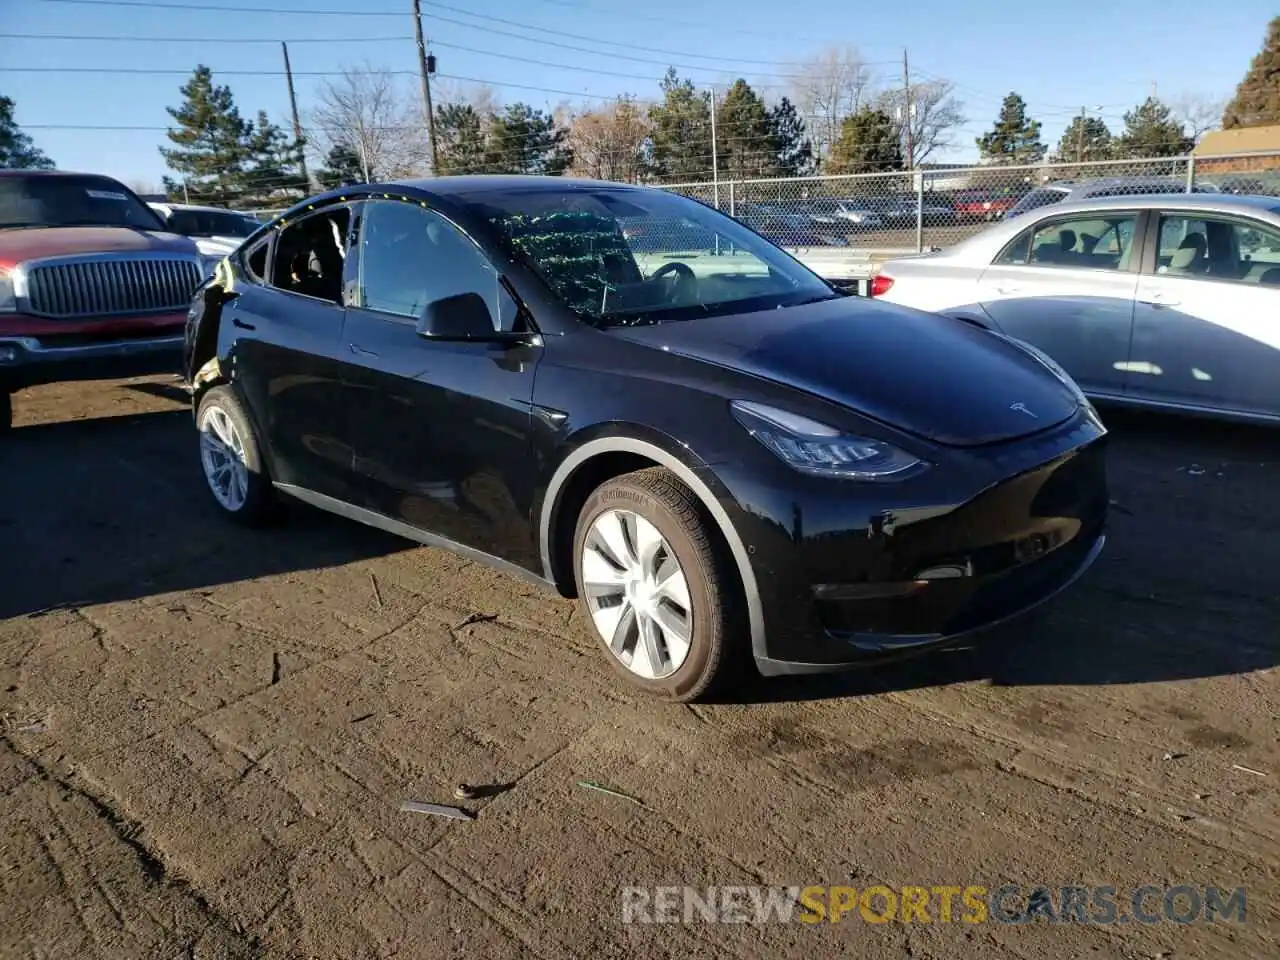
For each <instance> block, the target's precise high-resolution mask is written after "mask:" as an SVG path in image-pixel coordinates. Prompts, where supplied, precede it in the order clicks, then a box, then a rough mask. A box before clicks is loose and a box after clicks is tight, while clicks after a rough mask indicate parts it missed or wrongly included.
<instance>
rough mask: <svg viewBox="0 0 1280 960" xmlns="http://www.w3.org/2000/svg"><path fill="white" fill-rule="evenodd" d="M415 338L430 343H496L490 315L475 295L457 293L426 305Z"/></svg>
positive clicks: (479, 298) (486, 307)
mask: <svg viewBox="0 0 1280 960" xmlns="http://www.w3.org/2000/svg"><path fill="white" fill-rule="evenodd" d="M418 336H420V337H426V338H427V339H429V340H497V339H499V338H500V337H501V334H499V333H498V331H496V330H494V328H493V315H492V314H491V313H490V312H489V305H488V304H487V303H485V302H484V297H482V296H480V294H478V293H459V294H455V295H454V296H452V297H444V298H442V299H440V300H435V301H432V302H431V303H429V304H427V306H426V309H424V310H423V311H422V318H421V319H420V320H419V321H418Z"/></svg>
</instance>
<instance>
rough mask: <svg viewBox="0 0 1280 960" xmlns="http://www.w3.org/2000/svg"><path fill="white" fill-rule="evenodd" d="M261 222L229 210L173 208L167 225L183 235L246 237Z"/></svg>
mask: <svg viewBox="0 0 1280 960" xmlns="http://www.w3.org/2000/svg"><path fill="white" fill-rule="evenodd" d="M260 226H261V224H259V223H258V222H257V221H255V220H250V219H249V218H248V217H244V216H241V215H240V214H238V213H231V212H230V211H228V212H226V213H223V212H221V211H216V210H175V211H173V213H171V214H169V221H168V227H169V229H170V230H172V231H173V232H174V233H180V234H182V235H183V236H184V237H241V238H243V237H247V236H249V234H251V233H253V231H254V230H256V229H258V227H260Z"/></svg>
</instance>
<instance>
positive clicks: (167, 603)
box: [0, 379, 1280, 960]
mask: <svg viewBox="0 0 1280 960" xmlns="http://www.w3.org/2000/svg"><path fill="white" fill-rule="evenodd" d="M182 400H183V398H182V396H181V394H179V393H178V392H177V390H176V389H175V387H174V385H173V384H172V382H171V381H169V380H166V379H156V380H148V381H138V382H120V383H111V384H80V385H59V386H54V387H47V388H42V389H39V390H34V391H29V392H27V393H24V394H21V395H20V396H19V397H18V398H17V402H16V415H17V421H18V429H16V430H15V432H14V433H13V435H12V436H11V437H9V438H7V439H5V440H4V441H3V445H2V446H0V464H3V469H0V558H2V559H0V720H2V723H3V729H2V730H0V918H2V919H0V956H3V957H5V958H10V957H13V958H19V957H30V958H42V960H43V958H54V957H57V958H61V957H66V958H73V957H74V958H78V960H79V958H86V957H97V956H101V957H111V958H133V957H138V958H173V957H193V958H194V957H200V958H206V957H208V958H212V957H322V958H326V960H328V958H334V960H339V958H340V960H355V958H366V957H391V956H396V957H424V958H432V960H435V958H444V957H450V956H471V957H477V958H484V960H500V958H504V957H541V958H557V957H581V958H600V957H615V956H617V957H620V956H638V957H646V958H650V957H653V958H657V957H672V958H677V957H678V958H691V957H755V956H759V957H768V958H789V957H797V958H799V957H803V958H806V960H812V958H816V957H826V956H837V955H840V956H858V957H879V956H884V957H911V958H917V960H919V958H938V960H942V958H946V960H967V958H973V960H977V958H987V957H1005V956H1009V957H1015V958H1018V957H1021V958H1035V960H1041V958H1049V960H1057V958H1080V957H1090V958H1092V957H1109V958H1110V957H1114V958H1120V957H1125V958H1128V957H1173V958H1177V960H1181V958H1184V957H1224V958H1226V957H1230V958H1241V957H1272V958H1274V957H1276V956H1278V955H1280V947H1278V946H1277V929H1278V925H1277V921H1276V895H1277V892H1278V891H1280V804H1278V802H1277V800H1278V797H1280V791H1278V789H1277V788H1278V787H1280V723H1278V722H1277V721H1278V720H1280V675H1278V674H1277V671H1276V669H1275V665H1276V663H1277V662H1278V661H1280V629H1278V625H1280V616H1278V614H1280V591H1277V588H1276V583H1277V571H1278V570H1280V497H1277V490H1278V487H1277V482H1276V480H1277V476H1280V445H1278V443H1277V435H1276V434H1274V433H1266V432H1264V431H1259V430H1248V429H1228V428H1223V427H1220V426H1213V425H1198V424H1191V423H1186V422H1183V421H1178V420H1172V419H1159V418H1147V417H1138V416H1124V417H1121V416H1119V415H1111V414H1107V420H1108V422H1109V423H1110V425H1111V426H1112V428H1113V438H1114V446H1113V448H1112V450H1113V452H1112V478H1113V491H1114V492H1113V496H1114V497H1115V499H1116V502H1117V507H1116V512H1115V515H1114V520H1113V524H1112V539H1111V543H1110V545H1109V547H1108V549H1107V551H1106V553H1105V554H1104V556H1103V559H1102V560H1100V561H1099V564H1098V566H1097V567H1096V568H1095V569H1094V570H1093V571H1092V572H1091V573H1090V574H1089V575H1088V577H1087V578H1086V579H1085V580H1084V581H1082V582H1081V583H1080V584H1079V585H1078V587H1077V588H1076V589H1075V590H1074V591H1073V592H1071V593H1070V594H1069V595H1067V596H1065V597H1064V598H1063V599H1062V600H1061V601H1059V602H1057V603H1056V604H1054V605H1053V606H1051V607H1050V608H1048V609H1047V610H1046V611H1045V613H1044V614H1043V615H1042V616H1039V617H1037V618H1035V619H1034V620H1033V621H1032V622H1030V623H1027V624H1024V625H1023V626H1022V627H1021V628H1019V629H1016V630H1010V631H1007V632H1005V633H1002V634H1000V635H998V636H994V637H991V638H989V639H988V640H987V641H986V642H984V643H983V644H981V645H979V646H977V647H974V648H970V649H966V650H961V651H957V652H952V653H946V654H940V655H937V656H934V657H931V658H928V659H926V660H921V661H917V662H915V663H913V664H910V665H908V666H903V667H896V668H893V669H892V670H884V671H879V672H876V673H874V674H872V673H862V674H851V675H844V676H840V677H836V678H818V679H796V680H792V681H787V682H772V683H764V682H760V683H758V684H753V685H751V686H750V687H749V688H747V689H744V690H743V691H742V695H741V702H738V703H733V704H724V705H716V706H705V707H697V708H687V707H674V706H666V705H660V704H656V703H652V702H649V701H646V700H643V699H638V698H635V697H633V696H631V695H630V694H628V693H626V692H624V691H622V689H621V688H620V687H619V686H618V684H617V683H616V682H615V679H614V677H613V675H612V674H611V672H610V671H609V669H608V666H607V664H605V663H604V662H603V660H602V658H601V657H600V656H599V655H597V653H596V651H595V650H594V649H593V646H592V641H591V639H590V638H589V637H588V636H587V634H586V633H585V630H584V629H583V627H582V625H581V624H580V623H579V622H578V618H577V617H576V616H575V615H574V613H573V610H574V608H573V605H572V604H570V603H567V602H564V601H561V600H558V599H554V598H551V599H548V598H546V597H545V596H543V595H540V594H538V593H537V592H536V591H535V590H534V588H531V587H528V586H526V585H524V584H521V583H517V582H516V581H514V580H511V579H508V578H506V577H504V576H503V575H500V574H497V573H493V572H490V571H487V570H485V569H483V568H480V567H478V566H476V565H474V564H472V563H469V562H466V561H463V560H460V559H458V558H455V557H453V556H450V555H447V554H445V553H442V552H439V551H436V550H430V549H424V548H418V547H415V546H413V545H411V544H408V543H405V542H402V541H399V540H395V539H393V538H390V537H387V536H384V535H381V534H379V533H376V532H374V531H371V530H368V529H366V528H363V527H360V526H356V525H354V524H350V523H347V522H344V521H340V520H338V519H336V518H330V517H327V516H324V515H321V514H318V513H315V512H312V511H309V510H307V509H305V508H301V507H299V508H298V509H297V510H296V511H293V517H292V520H291V522H290V523H289V524H288V525H286V526H284V527H281V528H279V529H276V530H271V531H268V532H246V531H243V530H240V529H238V528H234V527H232V526H230V525H228V524H226V523H225V522H223V521H222V520H221V519H220V518H219V517H217V516H216V515H215V514H214V512H213V508H212V507H211V506H209V505H207V503H206V494H205V493H204V491H203V490H201V489H200V484H201V483H202V481H201V480H200V478H199V476H198V467H197V463H196V458H195V446H194V437H193V432H192V428H191V424H190V418H189V415H188V413H187V412H186V410H185V407H184V406H183V403H182ZM1242 767H1243V768H1246V769H1243V770H1242V769H1240V768H1242ZM580 779H588V780H593V781H597V782H601V783H605V784H608V785H610V786H611V787H614V788H615V789H618V790H621V791H625V792H626V793H629V794H632V795H634V796H635V797H637V798H639V799H640V800H641V801H642V803H641V804H633V803H630V802H627V801H626V800H623V799H619V798H616V797H611V796H609V795H606V794H601V793H597V792H593V791H589V790H585V789H582V788H581V787H579V786H577V785H576V781H577V780H580ZM460 781H461V782H469V783H476V784H493V785H496V788H495V790H494V791H493V793H492V794H491V795H490V796H487V797H485V798H483V799H480V800H477V801H474V802H471V803H468V804H467V806H470V807H471V808H472V809H474V810H476V811H478V814H479V815H478V818H477V819H476V820H475V821H474V822H470V823H463V822H458V821H453V820H443V819H438V818H434V817H429V816H422V815H418V814H413V813H403V812H400V811H399V809H398V808H399V805H400V804H401V802H402V801H404V800H406V799H419V800H435V801H438V802H446V803H449V802H454V801H453V800H452V790H453V786H454V784H456V783H458V782H460ZM877 883H879V884H886V885H888V886H890V887H901V886H903V885H914V884H918V885H922V886H926V887H932V886H936V885H955V886H965V885H969V884H981V885H984V886H987V887H988V888H992V889H994V888H995V887H998V886H1000V885H1001V884H1003V883H1017V884H1021V885H1023V886H1024V887H1026V888H1029V887H1032V886H1037V885H1046V886H1050V887H1059V886H1061V885H1064V884H1083V885H1094V884H1105V885H1112V886H1115V887H1117V888H1118V889H1119V890H1120V891H1121V894H1120V900H1121V902H1122V903H1123V902H1124V901H1125V896H1126V894H1125V892H1126V891H1131V890H1133V889H1135V888H1137V887H1139V886H1141V885H1143V884H1148V883H1151V884H1157V885H1166V884H1178V883H1185V884H1190V885H1193V886H1197V887H1204V886H1206V885H1216V886H1220V887H1227V888H1235V887H1240V886H1243V887H1245V888H1247V891H1248V911H1249V912H1248V917H1247V921H1246V923H1244V924H1239V923H1223V922H1218V923H1204V922H1200V923H1193V924H1189V925H1178V924H1174V923H1168V922H1165V923H1158V924H1154V925H1145V924H1113V925H1101V926H1100V925H1079V924H1075V925H1054V924H1047V923H1043V922H1040V923H1032V924H1026V925H1008V924H1001V923H993V922H988V923H983V924H964V923H939V922H934V923H930V924H923V923H912V924H904V923H898V922H894V923H888V924H884V925H872V924H868V923H865V922H863V921H862V920H860V919H858V918H857V916H856V914H854V915H850V916H849V917H847V918H846V920H845V922H842V923H840V924H829V923H824V924H820V925H814V926H808V925H803V924H798V923H789V924H769V925H764V926H754V925H749V926H740V925H718V926H714V925H710V924H707V923H703V922H699V921H695V922H693V923H690V924H681V925H647V924H645V925H636V924H633V925H623V924H622V923H621V908H620V896H621V888H622V887H623V886H626V885H656V884H692V885H698V886H704V885H706V884H739V885H741V884H770V885H771V884H783V885H800V886H804V885H808V884H848V885H853V886H856V887H859V888H861V887H866V886H869V885H871V884H877Z"/></svg>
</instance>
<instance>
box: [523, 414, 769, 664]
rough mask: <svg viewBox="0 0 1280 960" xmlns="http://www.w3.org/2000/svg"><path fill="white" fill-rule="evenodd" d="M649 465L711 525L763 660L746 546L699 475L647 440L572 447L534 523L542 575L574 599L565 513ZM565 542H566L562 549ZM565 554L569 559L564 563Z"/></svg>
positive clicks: (612, 439)
mask: <svg viewBox="0 0 1280 960" xmlns="http://www.w3.org/2000/svg"><path fill="white" fill-rule="evenodd" d="M654 466H657V467H663V468H665V469H667V470H670V471H671V473H672V474H674V475H675V477H676V478H677V479H678V480H679V481H680V482H681V483H682V484H684V486H685V487H686V488H688V489H689V491H690V492H691V493H692V494H693V495H694V497H695V498H696V499H697V500H698V502H699V504H700V505H701V506H702V508H703V510H704V511H705V513H706V515H707V516H708V517H709V518H710V519H711V521H712V523H713V524H714V525H715V526H714V532H715V533H717V534H718V536H719V539H720V542H721V543H722V544H723V545H724V546H725V548H726V549H727V550H728V554H729V556H728V559H729V560H730V561H731V562H732V563H733V566H734V568H735V570H736V572H737V574H738V583H737V586H738V588H739V589H740V590H741V591H742V594H741V599H742V600H743V602H744V605H745V608H746V612H747V621H748V628H749V630H750V634H751V650H752V653H753V654H754V655H755V656H756V657H761V656H764V655H765V648H764V615H763V612H762V610H761V607H760V592H759V590H758V588H757V583H756V576H755V570H754V569H753V568H752V566H751V559H750V555H749V552H748V548H747V546H746V544H744V543H743V542H742V537H741V536H739V534H738V531H737V529H736V528H735V527H734V526H733V521H732V520H730V519H729V514H728V513H727V512H726V510H725V508H724V505H723V504H722V503H721V502H720V498H719V497H718V496H717V495H716V493H715V491H714V490H713V489H712V488H711V486H710V485H709V484H708V482H707V480H706V479H704V478H703V477H702V476H700V475H699V471H697V470H695V469H694V467H692V466H690V465H689V464H688V463H686V462H685V461H684V460H682V459H680V458H679V457H678V456H676V455H675V454H674V453H672V452H670V451H669V450H667V449H664V448H663V447H662V446H660V445H659V444H658V443H655V442H653V441H652V440H645V439H640V438H637V437H624V436H607V437H597V438H595V439H592V440H588V441H587V442H586V443H584V444H582V445H581V446H579V447H577V448H576V449H575V450H574V451H573V452H572V453H570V454H569V455H568V456H566V457H565V458H564V460H562V461H561V462H560V465H559V466H558V467H557V468H556V470H555V472H554V473H553V474H552V476H551V480H550V482H549V483H548V484H547V490H546V494H545V496H544V497H543V501H542V509H541V512H540V516H539V520H538V545H539V550H540V553H541V560H542V568H543V576H544V577H545V579H546V580H547V581H548V582H550V583H552V584H554V585H555V586H556V589H557V590H558V591H559V592H560V593H561V595H563V596H566V597H574V596H576V594H577V586H576V583H575V581H574V576H573V561H572V530H573V526H571V525H570V524H576V521H577V510H575V509H571V508H573V507H574V506H575V504H576V505H581V503H582V502H583V501H585V499H586V498H587V497H588V496H589V495H590V493H591V491H592V490H594V489H596V487H598V486H599V485H600V483H603V482H605V481H607V480H609V479H612V478H613V477H615V476H621V475H622V474H624V473H630V472H632V471H633V470H642V469H645V468H646V467H654ZM566 508H569V509H566ZM566 529H567V530H568V535H567V536H566V533H565V531H566ZM566 540H568V541H569V542H568V546H567V547H566V546H565V541H566ZM566 553H567V554H568V555H569V556H568V559H567V562H566V557H565V554H566Z"/></svg>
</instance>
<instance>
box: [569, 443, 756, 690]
mask: <svg viewBox="0 0 1280 960" xmlns="http://www.w3.org/2000/svg"><path fill="white" fill-rule="evenodd" d="M573 555H574V571H575V575H576V579H577V587H578V598H579V603H580V604H582V606H583V609H584V612H585V613H586V614H587V615H588V619H589V621H590V624H591V628H592V630H593V631H594V632H595V634H596V637H597V638H598V639H599V641H600V643H601V645H602V646H603V647H604V649H605V652H606V653H607V655H608V657H609V660H610V662H611V663H612V664H613V666H614V668H615V669H616V670H617V671H618V672H619V673H621V674H622V676H624V677H625V678H626V679H627V680H628V681H629V682H630V683H631V684H632V685H633V686H636V687H638V688H640V689H643V690H645V691H647V692H649V693H651V694H654V695H657V696H659V697H662V698H664V699H669V700H676V701H680V702H689V701H693V700H698V699H701V698H703V697H705V696H706V695H707V694H709V693H710V692H712V691H713V690H715V689H717V688H719V687H721V686H722V685H723V684H724V682H725V681H726V680H727V679H728V678H729V677H730V676H731V675H732V673H733V672H734V670H735V668H736V667H738V666H740V665H741V664H740V663H738V662H737V661H738V660H740V659H741V658H739V657H735V656H734V655H733V654H734V651H735V650H736V648H737V644H736V643H735V642H734V641H735V639H736V633H737V632H738V630H737V618H736V616H735V606H736V605H735V601H734V598H735V596H736V592H735V590H734V588H733V580H732V574H731V573H730V572H729V570H728V567H727V565H726V564H725V563H724V562H723V560H722V559H721V553H720V551H719V550H718V549H717V544H716V541H715V540H714V538H713V537H712V535H711V531H710V529H709V526H708V522H707V520H706V519H704V517H703V515H702V512H701V511H700V509H699V505H698V503H697V500H696V499H695V498H694V496H693V494H692V493H690V492H689V490H688V489H687V488H686V487H684V486H683V485H682V484H681V483H680V482H679V481H678V480H677V479H676V478H675V477H674V476H673V475H672V474H671V473H670V472H669V471H667V470H664V469H661V468H652V469H648V470H640V471H637V472H635V473H630V474H626V475H624V476H621V477H617V478H615V479H613V480H610V481H608V482H607V483H605V484H603V485H601V486H600V487H599V488H597V489H596V490H595V492H594V493H592V495H591V496H590V497H589V498H588V499H587V502H586V503H585V504H584V505H583V508H582V511H581V513H580V514H579V517H578V525H577V530H576V533H575V536H574V549H573Z"/></svg>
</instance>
